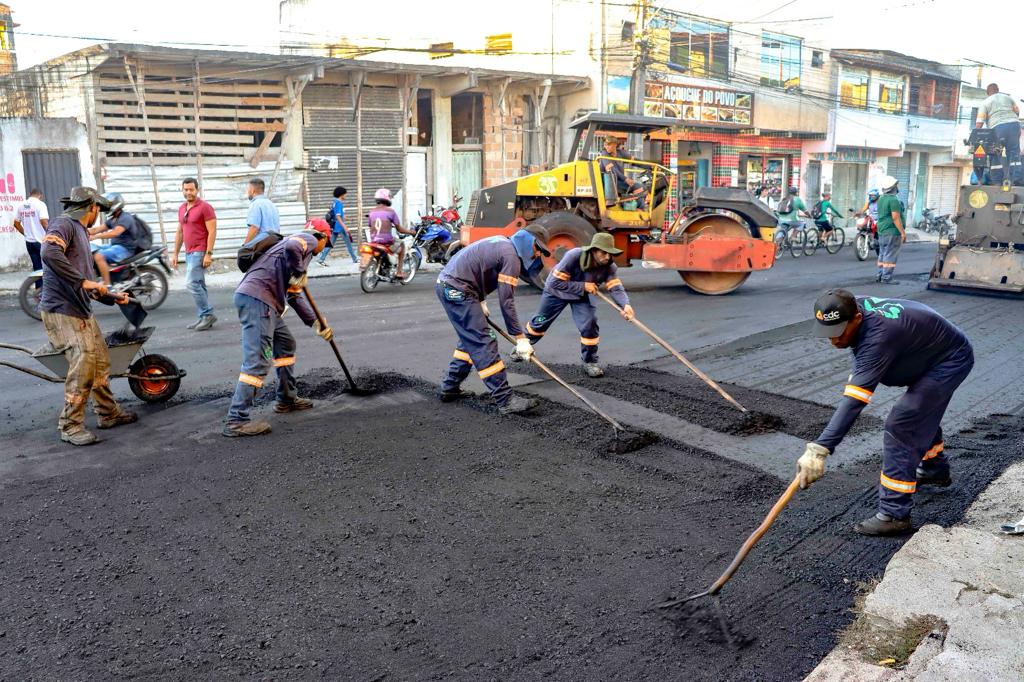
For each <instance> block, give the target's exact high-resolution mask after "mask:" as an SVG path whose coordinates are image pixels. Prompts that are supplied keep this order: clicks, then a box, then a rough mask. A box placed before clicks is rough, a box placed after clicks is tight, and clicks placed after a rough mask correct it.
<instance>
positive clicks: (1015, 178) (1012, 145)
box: [990, 121, 1024, 185]
mask: <svg viewBox="0 0 1024 682" xmlns="http://www.w3.org/2000/svg"><path fill="white" fill-rule="evenodd" d="M992 130H993V131H994V132H995V134H996V139H997V140H999V142H1001V143H1002V145H1003V149H1004V150H1005V151H1006V163H1007V164H1008V165H1009V167H1010V182H1011V183H1012V184H1014V185H1024V172H1022V169H1021V164H1020V123H1019V122H1017V121H1011V122H1010V123H1000V124H999V125H997V126H996V127H995V128H993V129H992ZM995 163H998V164H999V165H995V164H993V165H992V169H991V173H990V177H991V180H992V184H993V185H999V184H1002V182H1003V165H1002V164H1003V160H1002V158H999V159H995Z"/></svg>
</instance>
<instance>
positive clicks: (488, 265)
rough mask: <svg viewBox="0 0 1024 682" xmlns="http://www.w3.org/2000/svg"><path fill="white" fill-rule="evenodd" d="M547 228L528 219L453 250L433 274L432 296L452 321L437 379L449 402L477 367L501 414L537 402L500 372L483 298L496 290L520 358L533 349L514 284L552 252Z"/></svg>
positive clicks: (526, 357)
mask: <svg viewBox="0 0 1024 682" xmlns="http://www.w3.org/2000/svg"><path fill="white" fill-rule="evenodd" d="M547 237H548V233H547V230H545V229H544V228H543V227H541V226H539V225H528V226H526V227H525V228H523V229H521V230H519V231H517V232H516V233H515V234H514V235H512V238H511V239H510V238H508V237H501V236H496V237H490V238H488V239H484V240H482V241H478V242H474V243H473V244H470V245H469V246H467V247H466V248H464V249H462V250H461V251H459V252H458V253H457V254H455V257H454V258H452V259H451V261H449V262H448V265H446V266H445V267H444V270H442V271H441V274H440V276H438V278H437V286H436V287H435V290H436V291H437V298H438V300H440V301H441V306H442V307H443V308H444V312H445V314H446V315H447V316H448V319H449V321H451V323H452V326H453V327H455V333H456V334H457V335H458V339H459V340H458V342H457V343H456V346H455V353H454V354H453V357H452V361H451V362H450V363H449V364H448V373H447V375H446V376H445V378H444V381H443V382H442V383H441V401H442V402H446V403H448V402H452V401H455V400H459V399H460V398H463V397H466V396H467V395H469V393H467V392H466V391H463V390H462V382H463V381H465V379H466V377H467V376H469V372H470V371H471V370H472V369H473V367H476V371H477V373H478V374H479V375H480V379H481V380H483V382H484V385H485V386H486V387H487V389H488V390H489V391H490V392H491V397H492V398H493V399H494V402H495V403H497V405H498V411H499V412H501V413H502V414H517V413H520V412H526V411H528V410H532V409H534V408H536V407H537V406H538V405H539V404H540V402H539V401H538V400H537V399H536V398H523V397H521V396H517V395H513V394H512V388H511V387H510V386H509V385H508V378H507V377H506V376H505V363H504V362H502V361H501V354H500V353H499V352H498V342H497V341H496V340H495V338H494V337H493V336H492V335H491V330H490V329H488V326H489V325H488V321H487V318H488V317H489V316H490V312H489V311H488V310H487V304H486V303H485V302H484V299H485V298H486V297H487V295H488V294H490V293H491V292H493V291H495V290H497V292H498V302H499V305H500V306H501V314H502V317H504V318H505V329H506V330H507V331H508V333H509V335H510V336H513V337H515V339H516V351H518V352H519V356H520V357H521V358H522V359H523V360H529V359H530V356H531V355H533V346H532V345H530V342H529V340H528V339H527V338H526V334H525V333H523V328H522V325H520V324H519V314H518V313H517V312H516V300H515V290H516V286H517V285H518V284H519V277H520V276H521V275H526V276H533V275H536V273H538V272H540V269H541V268H542V267H543V263H541V260H540V257H539V256H540V255H541V254H543V255H545V256H549V255H551V252H550V251H549V250H548V247H547Z"/></svg>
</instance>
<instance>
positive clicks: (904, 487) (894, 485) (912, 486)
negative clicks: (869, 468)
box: [882, 474, 917, 494]
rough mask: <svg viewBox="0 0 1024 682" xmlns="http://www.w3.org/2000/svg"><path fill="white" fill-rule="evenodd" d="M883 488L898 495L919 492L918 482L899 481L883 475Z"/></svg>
mask: <svg viewBox="0 0 1024 682" xmlns="http://www.w3.org/2000/svg"><path fill="white" fill-rule="evenodd" d="M882 487H883V488H888V489H889V490H894V491H896V492H898V493H908V494H912V493H915V492H917V481H897V480H896V479H895V478H889V477H888V476H886V475H885V474H882Z"/></svg>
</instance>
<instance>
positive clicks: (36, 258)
mask: <svg viewBox="0 0 1024 682" xmlns="http://www.w3.org/2000/svg"><path fill="white" fill-rule="evenodd" d="M25 250H26V251H28V257H29V259H30V260H31V261H32V271H33V272H35V271H36V270H42V269H43V256H42V251H43V245H42V244H40V243H39V242H29V241H26V242H25ZM41 286H43V278H42V277H40V278H39V279H38V280H36V289H38V288H40V287H41Z"/></svg>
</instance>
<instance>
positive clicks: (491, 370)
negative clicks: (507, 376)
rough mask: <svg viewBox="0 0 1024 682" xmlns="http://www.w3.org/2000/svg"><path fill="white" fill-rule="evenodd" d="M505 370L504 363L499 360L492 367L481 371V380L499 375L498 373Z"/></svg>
mask: <svg viewBox="0 0 1024 682" xmlns="http://www.w3.org/2000/svg"><path fill="white" fill-rule="evenodd" d="M504 369H505V363H504V362H502V361H501V360H498V361H497V362H496V363H494V364H493V365H491V366H490V367H485V368H484V369H482V370H480V371H479V372H478V374H479V375H480V378H481V379H486V378H487V377H489V376H492V375H494V374H497V373H498V372H501V371H502V370H504Z"/></svg>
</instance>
